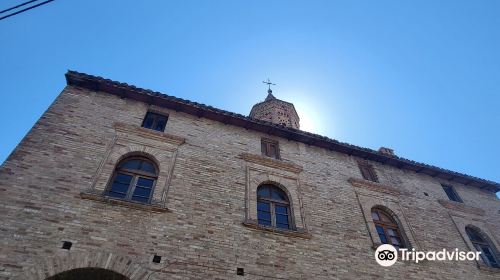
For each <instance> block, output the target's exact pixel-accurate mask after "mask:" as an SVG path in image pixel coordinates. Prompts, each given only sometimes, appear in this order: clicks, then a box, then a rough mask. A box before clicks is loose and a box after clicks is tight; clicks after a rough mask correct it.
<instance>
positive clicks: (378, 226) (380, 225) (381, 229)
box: [370, 207, 408, 248]
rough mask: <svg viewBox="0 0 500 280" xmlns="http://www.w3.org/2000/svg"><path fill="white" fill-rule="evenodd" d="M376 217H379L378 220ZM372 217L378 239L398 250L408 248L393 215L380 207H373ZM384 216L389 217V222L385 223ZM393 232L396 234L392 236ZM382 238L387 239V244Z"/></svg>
mask: <svg viewBox="0 0 500 280" xmlns="http://www.w3.org/2000/svg"><path fill="white" fill-rule="evenodd" d="M375 215H377V216H378V219H375ZM370 216H371V218H372V221H373V223H374V225H375V231H376V233H377V235H378V239H379V241H380V242H381V243H382V244H390V245H393V246H394V247H396V248H405V247H408V246H407V241H406V238H405V237H404V234H403V232H402V230H401V227H400V225H399V223H398V221H397V219H396V218H395V217H394V215H392V213H390V212H388V211H387V210H385V209H382V208H380V207H373V208H372V209H371V212H370ZM383 216H385V217H387V219H388V220H389V221H383V219H382V217H383ZM391 232H392V233H394V234H391ZM382 236H384V237H385V239H386V241H385V242H384V240H383V238H382ZM393 238H395V239H396V240H397V242H394V241H393ZM398 243H399V244H398Z"/></svg>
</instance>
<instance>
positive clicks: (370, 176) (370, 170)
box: [358, 161, 379, 183]
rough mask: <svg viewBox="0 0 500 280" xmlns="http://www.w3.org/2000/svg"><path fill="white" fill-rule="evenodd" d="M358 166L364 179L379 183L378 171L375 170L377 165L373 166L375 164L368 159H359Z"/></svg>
mask: <svg viewBox="0 0 500 280" xmlns="http://www.w3.org/2000/svg"><path fill="white" fill-rule="evenodd" d="M358 168H359V172H360V173H361V176H362V177H363V179H365V180H367V181H371V182H375V183H379V178H378V176H377V172H376V171H375V167H374V166H373V164H371V163H369V162H366V161H358Z"/></svg>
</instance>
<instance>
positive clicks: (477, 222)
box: [450, 215, 500, 273]
mask: <svg viewBox="0 0 500 280" xmlns="http://www.w3.org/2000/svg"><path fill="white" fill-rule="evenodd" d="M450 217H451V220H452V221H453V223H454V225H455V227H456V228H457V231H458V233H459V234H460V237H462V240H463V241H464V243H465V246H466V247H467V249H468V250H470V251H476V248H475V247H474V245H473V244H472V241H471V240H470V239H469V236H468V235H467V232H466V231H465V228H466V227H472V228H474V229H475V230H477V231H478V232H479V233H480V234H481V237H483V238H484V239H485V240H486V241H487V242H488V243H489V244H490V246H491V247H492V250H493V251H494V254H495V257H496V258H497V259H500V251H499V250H500V249H499V248H500V241H498V240H496V239H495V238H494V237H495V236H494V235H493V234H492V232H491V230H490V227H489V226H488V224H487V221H484V220H482V219H475V218H472V217H468V216H462V215H460V216H458V215H450ZM475 262H476V266H477V268H479V269H481V270H486V271H489V272H495V273H500V268H494V267H490V266H488V265H486V264H485V263H484V262H483V260H482V259H481V260H479V261H475Z"/></svg>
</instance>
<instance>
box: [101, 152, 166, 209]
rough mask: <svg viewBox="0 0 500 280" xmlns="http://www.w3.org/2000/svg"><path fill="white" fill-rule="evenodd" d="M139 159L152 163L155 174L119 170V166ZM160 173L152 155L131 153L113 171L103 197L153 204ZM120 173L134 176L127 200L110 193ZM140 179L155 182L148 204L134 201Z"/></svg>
mask: <svg viewBox="0 0 500 280" xmlns="http://www.w3.org/2000/svg"><path fill="white" fill-rule="evenodd" d="M137 159H138V160H146V161H149V162H151V163H152V164H153V166H154V168H155V174H146V173H143V172H140V171H139V170H127V169H125V170H123V171H122V169H119V168H120V167H119V166H120V165H121V164H122V163H124V162H127V161H129V160H137ZM159 172H160V168H159V165H158V163H157V160H156V159H154V158H152V157H151V156H150V155H145V154H144V153H137V152H135V153H134V152H133V153H130V154H128V155H124V156H123V157H122V159H121V160H119V161H118V162H117V164H116V166H115V169H114V170H113V174H111V176H110V179H109V181H108V184H107V185H106V188H105V189H104V191H103V193H102V194H103V196H106V197H108V198H110V199H119V200H123V201H127V202H131V203H140V204H151V200H152V198H153V194H154V192H155V189H156V183H157V182H158V174H159ZM118 173H125V174H128V175H131V176H132V180H131V182H130V183H129V188H128V190H127V196H126V197H125V198H118V197H113V196H111V195H110V194H109V192H110V190H111V186H112V185H113V183H114V182H115V178H116V176H117V174H118ZM138 177H146V178H149V179H152V180H153V186H152V187H151V194H150V195H149V199H148V201H147V202H140V201H134V200H133V199H132V195H133V192H134V191H135V188H136V187H137V185H136V184H137V183H136V180H137V178H138Z"/></svg>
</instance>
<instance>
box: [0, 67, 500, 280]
mask: <svg viewBox="0 0 500 280" xmlns="http://www.w3.org/2000/svg"><path fill="white" fill-rule="evenodd" d="M66 81H67V86H66V87H65V88H64V90H63V91H62V92H61V94H60V95H59V96H58V97H57V98H56V100H55V101H54V102H53V103H52V105H51V106H50V107H49V108H48V109H47V111H46V112H45V113H44V114H43V115H42V117H41V118H40V119H39V120H38V121H37V122H36V124H35V125H34V126H33V128H32V129H31V130H30V131H29V133H28V134H27V135H26V136H25V137H24V139H23V140H22V141H21V142H20V143H19V145H18V146H17V147H16V149H15V150H14V151H13V152H12V154H11V155H10V156H9V157H8V158H7V160H6V161H5V162H4V163H3V165H2V166H1V169H0V279H1V280H7V279H8V280H70V279H71V280H83V279H96V280H160V279H164V280H170V279H235V280H238V279H263V280H264V279H272V280H275V279H283V280H285V279H290V280H327V279H394V280H396V279H398V280H399V279H408V280H410V279H491V280H493V279H500V252H499V249H500V200H499V199H498V198H497V197H496V195H495V193H496V192H499V191H500V184H499V183H496V182H492V181H488V180H485V179H481V178H477V177H473V176H470V175H466V174H462V173H458V172H454V171H450V170H446V169H443V168H439V167H435V166H431V165H427V164H424V163H419V162H415V161H412V160H409V159H405V158H402V157H399V156H397V155H396V154H395V153H394V151H393V150H391V149H389V148H380V149H379V150H371V149H367V148H363V147H358V146H355V145H351V144H347V143H342V142H339V141H336V140H334V139H330V138H328V137H324V136H321V135H316V134H312V133H309V132H305V131H302V130H300V118H299V116H298V114H297V112H296V110H295V108H294V105H293V104H292V103H290V102H287V101H284V100H280V99H279V94H273V92H272V91H271V90H270V89H269V91H268V94H267V97H266V98H265V100H264V101H262V102H260V103H258V104H255V105H254V106H253V107H252V108H251V111H250V114H249V115H248V116H244V115H240V114H236V113H232V112H228V111H224V110H220V109H217V108H214V107H211V106H207V105H203V104H199V103H196V102H193V101H189V100H184V99H181V98H177V97H173V96H169V95H166V94H162V93H159V92H155V91H151V90H147V89H142V88H138V87H135V86H132V85H128V84H125V83H120V82H116V81H111V80H108V79H104V78H101V77H96V76H92V75H88V74H84V73H79V72H75V71H68V72H67V73H66ZM262 97H263V98H264V97H265V96H262ZM288 101H292V100H288ZM250 106H251V104H249V107H250ZM471 164H472V163H471ZM382 244H390V245H392V246H394V248H396V249H399V248H401V249H405V250H408V252H413V251H415V252H416V251H419V252H420V251H422V252H429V251H442V250H447V251H449V252H458V251H460V252H462V251H463V252H471V251H473V252H480V257H479V258H478V259H474V260H429V259H427V260H424V261H421V262H418V263H416V262H413V261H402V260H398V261H397V262H396V263H395V264H394V265H392V266H387V267H384V266H381V265H379V263H377V261H376V258H375V256H376V253H375V252H376V249H377V248H378V247H379V246H380V245H382Z"/></svg>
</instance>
